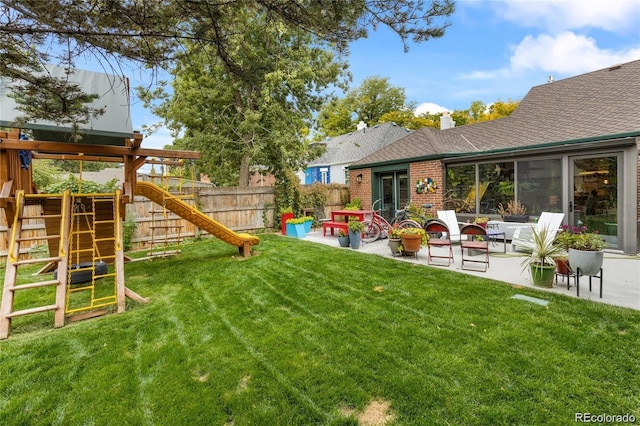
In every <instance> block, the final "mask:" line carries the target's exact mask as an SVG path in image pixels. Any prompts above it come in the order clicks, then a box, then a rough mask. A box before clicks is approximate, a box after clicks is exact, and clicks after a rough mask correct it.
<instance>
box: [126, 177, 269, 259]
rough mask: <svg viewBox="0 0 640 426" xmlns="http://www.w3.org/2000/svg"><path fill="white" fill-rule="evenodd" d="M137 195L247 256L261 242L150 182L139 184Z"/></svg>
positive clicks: (137, 185)
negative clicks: (235, 230) (234, 247)
mask: <svg viewBox="0 0 640 426" xmlns="http://www.w3.org/2000/svg"><path fill="white" fill-rule="evenodd" d="M136 195H142V196H143V197H146V198H148V199H150V200H151V201H153V202H154V203H156V204H159V205H161V206H162V205H164V206H165V208H166V209H167V210H169V211H171V212H173V213H175V214H177V215H178V216H180V217H181V218H183V219H184V220H186V221H188V222H190V223H193V224H194V225H196V226H197V227H198V228H201V229H204V230H205V231H207V232H208V233H210V234H211V235H213V236H214V237H217V238H220V239H221V240H222V241H224V242H225V243H228V244H231V245H233V246H236V247H238V249H240V252H241V253H242V254H243V255H244V256H245V257H247V256H249V255H250V254H251V246H253V245H256V244H258V243H259V242H260V238H258V237H256V236H255V235H251V234H246V233H242V234H239V233H237V232H234V231H232V230H231V229H229V228H227V227H226V226H224V225H223V224H221V223H220V222H218V221H216V220H213V219H211V218H210V217H209V216H207V215H206V214H204V213H202V212H200V211H198V210H196V209H194V208H193V207H191V206H190V205H189V204H187V203H185V202H184V201H182V200H180V199H179V198H176V197H175V196H174V195H173V194H171V193H170V192H167V191H165V190H164V189H162V188H160V187H159V186H158V185H155V184H153V183H150V182H140V181H139V182H137V184H136Z"/></svg>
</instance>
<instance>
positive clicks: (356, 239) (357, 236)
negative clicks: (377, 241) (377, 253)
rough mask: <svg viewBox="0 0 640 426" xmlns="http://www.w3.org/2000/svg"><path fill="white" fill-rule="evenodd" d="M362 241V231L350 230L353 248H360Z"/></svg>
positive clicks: (350, 241) (350, 240)
mask: <svg viewBox="0 0 640 426" xmlns="http://www.w3.org/2000/svg"><path fill="white" fill-rule="evenodd" d="M361 241H362V232H353V231H351V230H349V243H350V244H351V248H352V249H355V250H357V249H359V248H360V242H361Z"/></svg>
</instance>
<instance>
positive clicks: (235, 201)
mask: <svg viewBox="0 0 640 426" xmlns="http://www.w3.org/2000/svg"><path fill="white" fill-rule="evenodd" d="M169 189H170V190H171V188H169ZM327 193H328V195H327V202H326V203H325V205H324V209H323V211H316V212H315V213H314V214H315V216H316V217H318V218H323V217H329V216H330V214H331V211H332V210H337V209H340V208H342V207H343V206H344V203H345V200H348V198H349V190H348V187H347V186H338V185H332V186H330V187H329V188H328V190H327ZM178 196H179V197H181V198H183V201H185V202H186V203H190V204H193V203H196V204H197V208H198V210H200V211H201V212H203V213H205V214H206V215H207V216H209V217H211V218H212V219H214V220H216V221H218V222H220V223H221V224H223V225H225V226H227V227H228V228H230V229H232V230H234V231H237V232H255V231H260V230H263V229H267V228H279V226H280V225H279V224H274V223H273V218H274V188H273V187H250V188H237V187H232V188H213V187H206V188H205V187H188V188H187V187H185V188H182V194H180V195H178ZM27 208H28V209H29V212H28V214H29V215H30V216H36V215H38V214H40V211H41V207H40V206H39V205H33V206H27ZM126 213H127V220H128V221H129V222H131V221H133V222H134V223H135V225H136V226H135V232H134V233H133V238H132V249H133V250H135V249H142V248H146V247H148V245H149V244H150V242H151V240H152V239H153V238H155V239H157V240H159V239H164V237H165V236H164V231H162V236H161V237H160V236H158V234H159V233H158V232H157V231H156V229H158V228H157V227H158V226H159V225H161V226H167V227H169V228H168V229H170V235H169V237H170V238H171V237H172V236H177V234H178V230H179V234H180V237H182V238H192V237H196V236H201V235H203V234H204V232H203V231H202V230H200V229H197V228H196V227H195V226H194V225H193V224H192V223H189V222H187V221H186V220H183V219H182V218H180V217H179V216H177V215H175V214H173V213H172V212H170V211H168V210H166V209H164V208H163V206H160V205H158V204H156V203H154V202H152V201H151V200H149V199H147V198H144V197H139V196H136V197H135V200H134V202H133V203H131V204H128V205H127V207H126ZM154 227H155V228H154ZM24 230H25V231H26V232H27V233H26V234H25V233H24V232H23V236H30V237H36V236H39V237H44V236H45V235H46V230H45V226H44V220H40V219H38V220H35V221H30V223H29V224H28V225H26V226H25V227H24ZM9 238H10V235H8V226H7V222H6V218H5V215H4V209H0V262H2V263H3V264H4V262H5V258H6V256H7V253H8V248H9ZM46 244H47V241H46V240H44V239H43V240H35V241H25V242H23V243H22V244H21V247H20V254H21V258H24V257H32V256H47V253H48V249H47V246H46Z"/></svg>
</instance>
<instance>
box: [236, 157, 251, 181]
mask: <svg viewBox="0 0 640 426" xmlns="http://www.w3.org/2000/svg"><path fill="white" fill-rule="evenodd" d="M250 157H251V156H250V155H249V154H248V153H245V154H244V155H243V156H242V160H240V175H239V178H238V186H239V187H240V188H248V187H249V178H250V176H249V158H250Z"/></svg>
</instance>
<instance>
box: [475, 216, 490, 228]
mask: <svg viewBox="0 0 640 426" xmlns="http://www.w3.org/2000/svg"><path fill="white" fill-rule="evenodd" d="M473 223H475V224H476V225H479V226H481V227H483V228H484V229H487V224H488V223H489V218H488V217H485V216H483V217H476V218H475V219H474V220H473Z"/></svg>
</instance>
